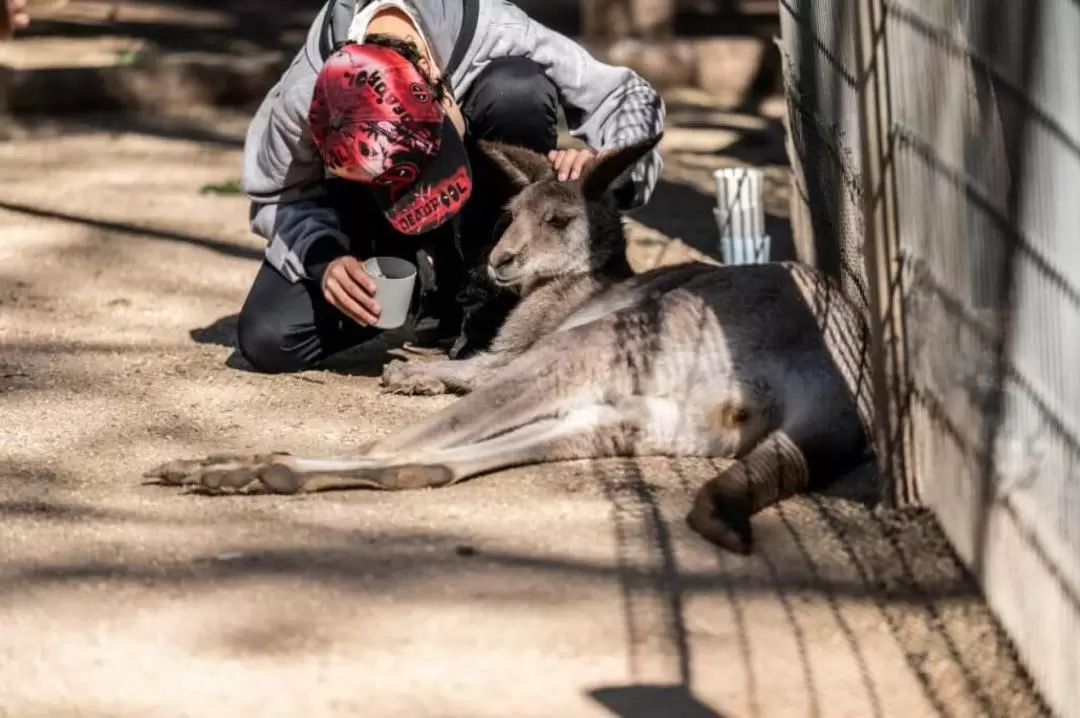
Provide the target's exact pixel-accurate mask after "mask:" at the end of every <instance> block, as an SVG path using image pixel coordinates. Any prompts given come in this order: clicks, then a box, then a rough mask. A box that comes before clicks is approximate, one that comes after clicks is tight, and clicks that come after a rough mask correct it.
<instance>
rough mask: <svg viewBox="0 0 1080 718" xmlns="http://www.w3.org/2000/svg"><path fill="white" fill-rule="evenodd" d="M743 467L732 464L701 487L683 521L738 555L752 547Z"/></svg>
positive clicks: (748, 498)
mask: <svg viewBox="0 0 1080 718" xmlns="http://www.w3.org/2000/svg"><path fill="white" fill-rule="evenodd" d="M748 487H749V481H748V480H747V476H746V466H745V465H743V464H742V463H741V462H740V463H736V464H733V465H732V466H731V467H730V468H729V469H727V470H726V471H724V473H722V474H720V476H717V477H716V478H713V479H710V480H709V481H708V483H706V484H705V485H704V486H702V487H701V489H700V490H699V491H698V494H697V497H696V498H695V499H694V506H693V508H692V509H691V510H690V513H689V515H688V516H687V517H686V521H687V523H688V524H690V528H692V529H693V530H694V531H696V532H698V533H699V534H701V536H702V537H704V538H705V539H706V540H708V541H711V542H712V543H714V544H716V545H717V546H719V547H720V548H723V549H725V550H727V551H731V552H733V553H738V554H744V555H745V554H748V553H750V552H751V551H752V550H753V532H752V530H751V528H750V517H751V516H752V515H753V511H752V507H751V505H750V497H749V495H748V491H747V489H748Z"/></svg>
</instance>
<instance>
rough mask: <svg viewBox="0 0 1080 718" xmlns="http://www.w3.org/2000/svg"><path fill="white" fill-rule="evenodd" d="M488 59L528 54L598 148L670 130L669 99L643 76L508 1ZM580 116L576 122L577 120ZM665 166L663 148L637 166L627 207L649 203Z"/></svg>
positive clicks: (580, 133)
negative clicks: (666, 101)
mask: <svg viewBox="0 0 1080 718" xmlns="http://www.w3.org/2000/svg"><path fill="white" fill-rule="evenodd" d="M493 10H494V13H495V17H493V18H492V29H493V30H494V31H493V32H491V33H489V38H490V39H489V40H488V43H489V45H488V47H485V48H484V54H485V55H486V56H487V57H500V56H514V55H523V56H526V57H528V58H530V59H531V60H533V61H534V62H536V63H538V64H539V65H541V66H542V67H544V69H545V73H546V74H547V76H548V77H549V78H550V79H551V81H552V82H554V83H555V86H556V87H557V88H558V90H559V96H560V98H561V99H562V102H563V105H564V106H567V107H569V108H572V109H573V110H576V111H577V112H576V113H574V114H576V115H577V117H569V118H568V119H570V120H571V122H573V124H571V134H572V135H573V136H574V137H578V138H580V139H581V140H583V141H584V142H585V144H587V145H588V146H589V147H590V148H592V149H594V150H605V149H610V148H613V147H622V146H625V145H628V144H632V143H634V142H637V141H638V140H644V139H647V138H649V137H655V136H656V135H658V134H660V132H661V131H662V130H663V128H664V116H665V108H664V102H663V100H662V99H661V98H660V96H659V95H658V94H657V92H656V90H654V89H653V87H652V86H651V85H650V84H649V83H648V82H646V81H645V80H644V79H643V78H642V77H641V76H640V75H638V74H637V73H636V72H634V71H633V70H631V69H629V68H626V67H615V66H613V65H608V64H605V63H602V62H600V61H598V60H596V59H595V58H594V57H593V56H592V55H590V54H589V53H588V51H587V50H585V48H583V47H582V46H581V45H579V44H578V43H576V42H574V41H573V40H571V39H570V38H568V37H566V36H565V35H562V34H560V33H558V32H555V31H554V30H551V29H550V28H548V27H545V26H544V25H542V24H540V23H538V22H536V21H535V20H533V19H532V18H530V17H529V16H528V15H526V13H525V12H524V11H522V10H521V9H520V8H518V7H517V6H516V5H514V4H513V3H511V2H508V1H507V0H495V2H494V9H493ZM575 120H576V122H575ZM662 169H663V161H662V160H661V159H660V152H659V150H654V151H653V152H650V153H649V154H648V155H646V156H645V157H643V158H642V159H641V160H640V161H639V162H638V163H637V164H636V165H635V166H634V168H633V169H632V170H631V173H630V178H631V180H632V182H633V189H634V192H633V196H632V197H631V198H630V200H629V202H628V204H627V206H626V209H634V208H637V207H640V206H642V205H644V204H645V203H646V202H648V201H649V198H650V197H651V196H652V192H653V189H654V188H655V186H656V182H657V180H658V179H659V177H660V172H661V170H662Z"/></svg>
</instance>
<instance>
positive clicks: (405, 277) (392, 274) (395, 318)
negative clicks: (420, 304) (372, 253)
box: [364, 257, 416, 329]
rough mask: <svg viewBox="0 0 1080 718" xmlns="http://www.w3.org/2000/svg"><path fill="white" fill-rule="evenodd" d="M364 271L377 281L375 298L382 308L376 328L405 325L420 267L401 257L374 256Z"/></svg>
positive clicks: (367, 262)
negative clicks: (417, 270) (417, 267)
mask: <svg viewBox="0 0 1080 718" xmlns="http://www.w3.org/2000/svg"><path fill="white" fill-rule="evenodd" d="M364 271H365V272H367V273H368V275H370V276H371V278H372V279H373V280H374V282H375V299H376V301H378V302H379V306H381V307H382V313H381V314H379V320H378V321H377V322H375V326H376V327H377V328H379V329H397V328H398V327H400V326H402V325H404V324H405V320H406V319H407V318H408V316H409V305H410V304H412V294H413V286H414V285H415V284H416V265H414V264H413V263H412V262H409V261H407V260H405V259H401V258H400V257H372V258H371V259H369V260H367V261H366V262H364Z"/></svg>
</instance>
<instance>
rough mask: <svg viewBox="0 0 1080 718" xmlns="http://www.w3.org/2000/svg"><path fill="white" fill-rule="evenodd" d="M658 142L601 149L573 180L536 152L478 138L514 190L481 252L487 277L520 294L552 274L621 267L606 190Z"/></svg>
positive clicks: (617, 226) (616, 221) (617, 223)
mask: <svg viewBox="0 0 1080 718" xmlns="http://www.w3.org/2000/svg"><path fill="white" fill-rule="evenodd" d="M659 141H660V136H656V137H652V138H649V139H647V140H644V141H642V142H638V143H636V144H633V145H629V146H627V147H623V148H621V149H619V150H618V151H617V152H614V153H611V154H609V155H606V156H605V157H604V159H603V160H602V161H600V162H597V163H594V164H593V165H591V166H590V167H589V168H588V169H587V170H586V171H585V173H583V175H582V177H581V179H579V180H576V181H573V182H560V181H559V180H558V178H557V177H556V175H555V171H554V170H553V169H552V167H551V162H550V160H548V158H547V157H545V156H544V155H541V154H539V153H536V152H533V151H532V150H528V149H524V148H522V147H515V146H511V145H506V144H503V143H498V142H487V141H481V143H480V144H481V147H482V149H483V150H484V152H485V153H486V154H487V156H488V157H490V158H491V160H492V161H493V162H494V164H495V165H496V166H497V167H498V168H499V169H500V170H501V172H502V174H503V175H505V177H506V181H507V182H509V183H510V184H511V185H512V186H513V187H514V188H515V189H516V190H517V194H515V195H514V197H513V199H511V200H510V202H509V203H507V205H506V208H505V209H506V213H507V215H508V218H509V225H507V226H506V229H505V230H504V231H503V233H502V236H501V238H500V239H499V241H498V243H497V244H496V245H495V247H494V248H493V249H492V250H491V255H490V257H489V259H488V275H489V276H490V277H491V280H492V281H493V282H494V283H495V284H497V285H499V286H501V287H504V288H507V289H511V290H513V291H515V292H517V293H519V294H526V293H528V292H529V291H531V290H532V289H535V288H536V287H537V286H538V285H539V284H542V283H544V282H545V281H547V280H550V279H554V278H556V277H566V276H574V275H581V274H594V273H602V272H603V271H604V269H605V268H606V267H608V266H609V265H612V264H613V263H614V264H616V265H617V266H625V265H626V235H625V234H624V232H623V228H622V221H621V217H620V215H619V212H618V210H617V209H616V205H615V201H614V197H613V195H612V192H613V190H614V189H616V188H617V187H618V186H619V184H620V183H621V181H622V180H623V179H624V178H625V177H626V175H627V174H628V172H629V170H630V168H631V167H632V166H633V165H634V163H635V162H637V161H638V160H639V159H641V158H642V157H644V156H645V154H647V153H648V152H650V151H651V150H652V149H653V148H654V147H655V146H656V144H657V143H658V142H659Z"/></svg>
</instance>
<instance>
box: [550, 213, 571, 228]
mask: <svg viewBox="0 0 1080 718" xmlns="http://www.w3.org/2000/svg"><path fill="white" fill-rule="evenodd" d="M572 219H573V218H572V217H565V216H563V215H559V214H553V215H551V216H550V217H548V220H547V222H548V224H550V225H551V226H552V227H554V228H555V229H566V227H567V226H568V225H569V224H570V222H571V221H572Z"/></svg>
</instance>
